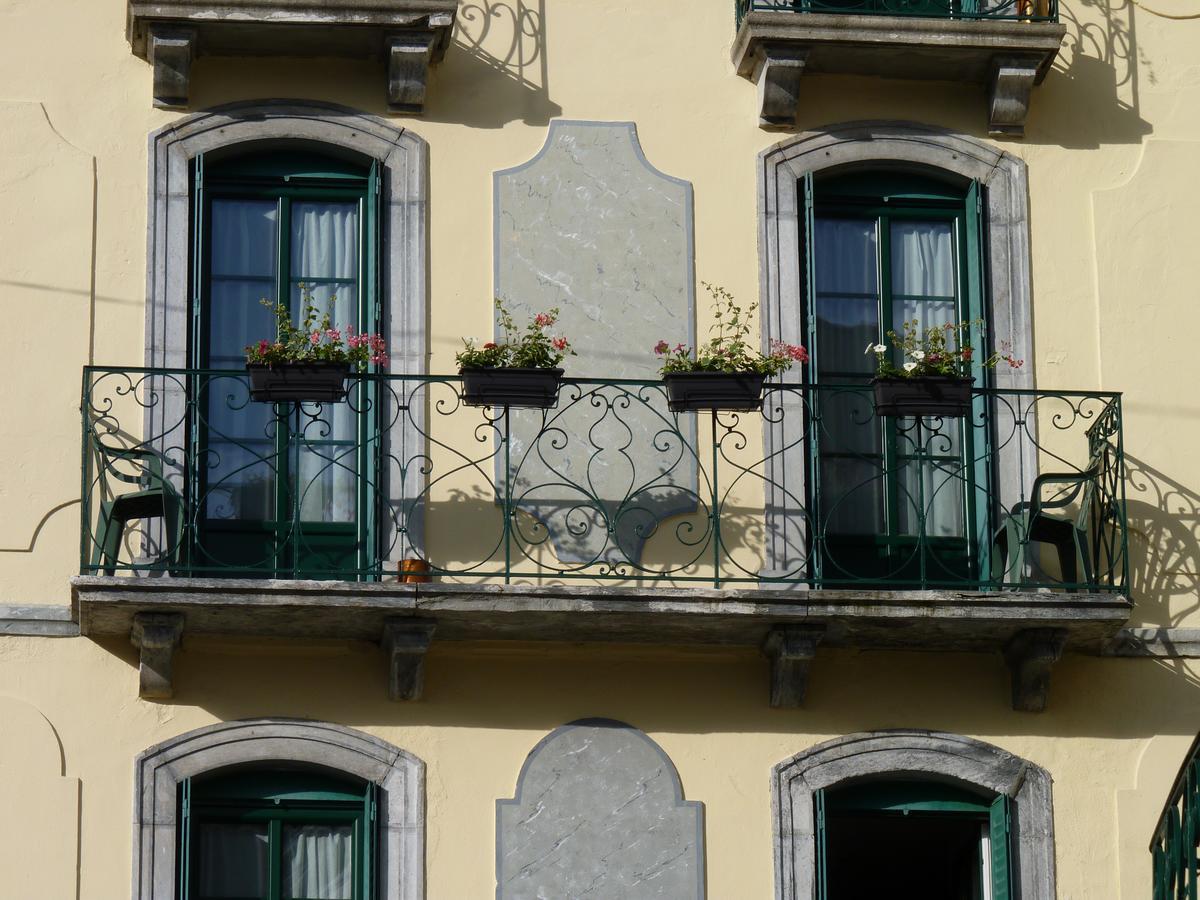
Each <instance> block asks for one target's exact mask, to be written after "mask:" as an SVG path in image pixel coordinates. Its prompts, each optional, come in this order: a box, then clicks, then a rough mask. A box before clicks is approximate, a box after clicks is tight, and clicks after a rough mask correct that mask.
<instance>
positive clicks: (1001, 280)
mask: <svg viewBox="0 0 1200 900" xmlns="http://www.w3.org/2000/svg"><path fill="white" fill-rule="evenodd" d="M871 169H884V170H891V171H895V170H902V171H903V170H906V169H907V170H911V171H916V172H924V173H931V172H932V173H936V174H939V175H941V176H943V177H947V178H950V179H954V180H957V181H961V182H963V183H969V182H971V181H975V182H977V183H978V184H979V186H980V188H981V192H980V195H981V198H982V201H981V202H982V204H983V209H982V216H981V218H982V223H983V229H984V235H983V242H982V243H983V246H982V251H983V253H982V255H983V264H984V267H985V288H986V292H987V302H988V305H989V307H990V313H991V327H992V337H993V338H994V340H995V341H997V342H1001V341H1003V342H1006V343H1007V344H1009V345H1011V348H1012V353H1013V355H1014V356H1016V357H1018V358H1020V359H1023V360H1025V361H1026V362H1025V365H1024V366H1023V367H1022V368H1019V369H1009V368H1007V367H1004V368H1003V369H997V370H996V373H995V384H996V387H998V388H1009V389H1025V388H1032V387H1033V386H1034V383H1035V381H1034V365H1033V324H1032V322H1033V319H1032V312H1031V306H1030V300H1031V290H1032V289H1031V281H1030V237H1029V185H1028V179H1027V173H1026V167H1025V163H1024V161H1023V160H1021V159H1018V158H1017V157H1016V156H1013V155H1012V154H1011V153H1007V152H1005V151H1003V150H1000V149H998V148H997V147H994V146H993V145H991V144H988V143H986V142H984V141H980V140H977V139H976V138H972V137H969V136H967V135H963V134H958V133H955V132H950V131H946V130H944V129H939V128H935V127H932V126H928V125H920V124H916V123H910V122H848V123H840V124H836V125H830V126H827V127H824V128H820V129H816V130H813V131H807V132H804V133H801V134H798V135H796V136H794V137H791V138H788V139H787V140H784V141H781V142H779V143H778V144H775V145H774V146H772V147H769V148H768V149H766V150H764V151H763V152H762V153H760V154H759V158H758V252H759V300H760V303H761V305H762V310H763V334H762V340H763V347H764V349H765V348H767V347H768V346H769V345H770V342H771V341H776V340H782V341H786V342H787V343H791V344H803V343H804V342H805V339H806V337H807V336H806V334H805V333H804V332H805V329H804V307H805V303H806V296H805V295H806V290H805V284H804V258H805V240H806V238H805V235H804V233H803V232H804V226H803V223H804V217H805V202H806V198H805V192H804V181H805V178H806V176H810V175H818V174H821V173H829V172H831V171H833V170H843V171H854V170H860V171H863V170H871ZM789 402H790V403H797V402H798V401H797V400H794V399H793V400H791V401H788V400H784V401H781V404H780V405H781V406H783V407H787V406H788V404H789ZM779 412H780V413H781V414H777V415H773V416H771V417H770V418H769V420H768V421H767V422H765V423H764V429H763V433H764V442H765V447H764V450H765V457H766V460H767V463H766V467H765V476H766V488H767V497H766V509H767V514H766V518H767V523H766V524H767V529H766V530H767V546H766V558H765V561H764V569H763V574H764V575H767V576H770V575H772V574H779V573H792V572H795V571H796V570H797V569H798V568H800V567H802V566H803V565H804V563H803V562H802V561H801V560H802V559H803V557H804V555H805V551H804V550H803V545H804V537H803V528H804V526H803V525H802V524H798V523H797V521H796V517H795V515H794V512H795V511H794V510H792V509H790V508H789V503H791V504H794V502H795V498H798V497H801V498H802V497H804V496H805V495H806V494H805V490H806V485H805V483H804V482H805V474H804V473H805V459H804V457H805V454H806V452H807V451H806V449H805V439H804V433H803V424H802V423H803V419H804V417H803V415H802V413H801V411H800V410H799V409H794V410H788V409H786V408H785V409H783V410H781V411H779ZM1033 445H1034V442H1033V441H1028V442H1025V444H1024V445H1023V446H1021V448H1020V449H1019V451H1016V452H1013V453H1011V454H1010V455H1009V456H1008V458H1006V459H1005V460H1003V461H1002V462H1001V463H1000V466H999V468H1000V471H999V473H998V474H999V496H1000V498H1001V500H1002V502H1003V504H1004V505H1005V506H1009V505H1011V504H1012V503H1015V502H1017V501H1018V500H1020V499H1023V498H1024V497H1026V496H1028V491H1029V488H1030V487H1031V486H1032V482H1033V473H1034V472H1036V471H1037V459H1036V456H1035V451H1034V446H1033Z"/></svg>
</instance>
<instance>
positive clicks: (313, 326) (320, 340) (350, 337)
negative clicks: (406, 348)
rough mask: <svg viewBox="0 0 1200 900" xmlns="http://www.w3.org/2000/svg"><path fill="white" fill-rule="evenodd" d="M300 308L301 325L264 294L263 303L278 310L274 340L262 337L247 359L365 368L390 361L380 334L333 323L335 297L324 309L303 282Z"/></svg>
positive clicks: (250, 348) (283, 306) (248, 349)
mask: <svg viewBox="0 0 1200 900" xmlns="http://www.w3.org/2000/svg"><path fill="white" fill-rule="evenodd" d="M300 300H301V303H302V306H301V309H302V311H303V314H304V318H303V320H302V321H301V323H300V324H299V325H296V324H295V323H293V322H292V313H291V310H289V309H288V307H287V305H286V304H283V303H273V302H272V301H270V300H268V299H266V298H263V299H262V300H261V301H259V302H260V303H262V305H263V306H265V307H267V309H269V310H271V311H272V312H273V313H274V314H275V340H273V341H272V340H269V339H267V338H263V339H262V340H260V341H259V342H258V343H257V344H251V345H249V346H248V347H246V362H247V363H249V364H251V365H267V366H278V365H288V364H289V363H314V362H333V363H349V364H350V366H351V367H352V368H355V369H357V370H358V371H360V372H362V371H365V370H366V368H367V366H368V365H373V366H379V367H380V368H382V367H384V366H386V365H387V345H386V344H385V342H384V340H383V338H382V337H381V336H380V335H378V334H368V333H367V332H357V331H355V329H354V326H353V325H347V326H345V327H344V328H337V327H336V326H334V324H333V315H332V312H331V310H332V309H333V302H334V298H333V297H332V296H331V297H330V298H329V310H330V311H326V312H324V313H322V312H321V311H320V310H319V309H318V308H317V304H316V300H315V298H314V297H313V294H312V292H311V291H310V290H309V289H308V285H306V284H301V285H300Z"/></svg>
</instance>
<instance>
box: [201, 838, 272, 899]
mask: <svg viewBox="0 0 1200 900" xmlns="http://www.w3.org/2000/svg"><path fill="white" fill-rule="evenodd" d="M267 851H268V839H267V826H266V825H265V824H252V825H251V824H224V823H216V822H204V823H201V824H200V825H199V826H198V827H197V829H196V850H195V852H194V853H193V856H192V859H193V863H192V864H193V865H194V866H195V867H196V873H197V882H196V883H197V889H198V891H199V894H200V900H209V898H223V897H230V898H233V897H238V898H251V897H253V898H259V897H262V898H265V897H266V896H267V855H268V854H267Z"/></svg>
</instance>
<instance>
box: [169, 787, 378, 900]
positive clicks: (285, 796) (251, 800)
mask: <svg viewBox="0 0 1200 900" xmlns="http://www.w3.org/2000/svg"><path fill="white" fill-rule="evenodd" d="M178 803H179V811H180V812H179V822H180V824H179V828H178V829H177V832H176V833H177V836H178V847H177V859H178V861H179V873H178V885H177V888H178V889H177V892H176V895H177V897H178V898H179V900H218V898H219V900H290V898H289V897H287V896H285V894H284V883H285V880H286V879H285V878H284V875H283V871H282V867H283V855H284V854H283V833H284V829H285V828H288V827H294V826H298V825H299V826H303V825H349V826H350V830H351V841H352V850H351V854H352V860H353V863H352V865H353V872H352V884H351V895H350V900H373V898H374V897H375V896H376V883H377V872H376V858H377V848H378V844H379V835H378V828H377V820H378V814H377V803H378V787H377V786H376V785H375V784H374V783H372V782H366V783H358V782H356V781H353V780H351V779H346V778H341V777H338V776H334V775H330V774H327V773H324V772H314V771H275V770H258V769H252V770H249V771H244V770H243V771H237V772H233V773H230V774H224V775H216V776H206V777H197V778H194V779H193V778H185V779H183V780H182V781H181V782H180V785H179V796H178ZM210 824H212V825H251V826H257V827H258V828H259V829H262V830H265V832H266V838H267V851H266V857H267V866H266V884H265V893H263V894H260V895H247V896H245V897H241V896H239V897H236V898H234V897H231V895H229V894H228V893H227V892H226V893H220V894H206V893H204V892H203V887H204V886H203V884H202V878H201V871H200V865H199V862H200V860H199V856H200V849H199V842H200V841H202V840H203V839H204V837H203V829H204V827H205V826H206V825H210ZM293 896H294V895H293ZM295 900H305V898H295Z"/></svg>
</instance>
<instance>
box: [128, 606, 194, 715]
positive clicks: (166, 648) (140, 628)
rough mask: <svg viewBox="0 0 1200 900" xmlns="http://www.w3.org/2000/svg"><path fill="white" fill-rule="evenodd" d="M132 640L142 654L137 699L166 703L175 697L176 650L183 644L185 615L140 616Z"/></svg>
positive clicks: (135, 619) (130, 633) (136, 618)
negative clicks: (174, 671)
mask: <svg viewBox="0 0 1200 900" xmlns="http://www.w3.org/2000/svg"><path fill="white" fill-rule="evenodd" d="M129 639H130V640H131V641H132V642H133V646H135V647H137V648H138V651H139V653H140V656H139V659H138V696H139V697H141V698H142V699H143V700H166V699H168V698H170V697H171V696H173V695H174V693H175V686H174V684H173V683H172V681H171V678H172V668H173V666H174V662H175V649H176V648H177V647H178V646H179V644H180V642H181V641H182V640H183V614H182V613H155V612H140V613H137V614H136V615H135V616H134V617H133V627H132V628H131V629H130V632H129Z"/></svg>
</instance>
